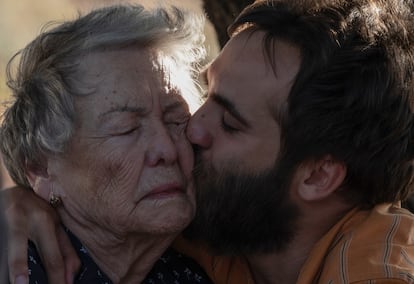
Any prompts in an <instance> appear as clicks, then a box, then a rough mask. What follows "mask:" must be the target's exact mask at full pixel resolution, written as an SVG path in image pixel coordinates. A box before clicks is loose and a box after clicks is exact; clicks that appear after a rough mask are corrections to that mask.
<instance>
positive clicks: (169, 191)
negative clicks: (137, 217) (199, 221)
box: [143, 184, 184, 199]
mask: <svg viewBox="0 0 414 284" xmlns="http://www.w3.org/2000/svg"><path fill="white" fill-rule="evenodd" d="M183 192H184V190H183V187H181V186H178V185H171V184H168V185H162V186H158V187H156V188H154V189H153V190H151V191H150V192H148V193H147V194H146V195H145V196H144V197H143V198H144V199H147V198H148V199H162V198H169V197H172V196H174V195H177V194H182V193H183Z"/></svg>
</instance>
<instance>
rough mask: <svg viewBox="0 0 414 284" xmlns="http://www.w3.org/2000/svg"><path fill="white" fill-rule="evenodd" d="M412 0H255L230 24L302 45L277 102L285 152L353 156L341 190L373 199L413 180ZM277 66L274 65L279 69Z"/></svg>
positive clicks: (288, 157)
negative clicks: (291, 79)
mask: <svg viewBox="0 0 414 284" xmlns="http://www.w3.org/2000/svg"><path fill="white" fill-rule="evenodd" d="M410 1H411V0H346V1H344V0H343V1H335V0H331V1H329V0H325V1H298V0H284V1H283V0H280V1H278V0H275V1H256V3H254V4H252V5H251V6H249V7H247V8H246V9H245V10H244V11H243V12H242V13H241V14H240V16H239V17H238V18H237V19H236V20H235V22H234V24H233V25H232V26H231V27H230V28H229V33H230V34H232V35H234V34H237V33H238V32H240V31H251V32H255V31H257V30H261V31H264V32H265V34H266V35H265V37H264V40H263V49H264V53H265V55H266V57H267V58H268V59H269V61H270V63H271V64H272V68H273V69H274V70H275V66H274V61H273V57H274V49H273V43H274V41H277V40H283V41H286V42H288V43H291V44H293V45H295V46H297V47H299V48H300V50H301V66H300V70H299V72H298V74H297V77H296V79H295V82H294V84H293V86H292V89H291V91H290V93H289V96H288V99H287V105H285V106H284V107H282V108H280V109H279V110H275V111H279V112H280V113H279V114H278V117H281V122H280V123H281V127H282V151H281V157H282V158H281V160H284V161H285V162H286V161H289V162H288V163H290V165H292V167H295V166H297V165H298V164H300V162H302V161H304V160H308V159H318V158H321V157H322V156H324V155H326V154H330V155H331V156H332V157H333V159H336V160H339V161H342V162H344V163H345V164H346V166H347V176H346V179H345V181H344V184H343V186H344V188H348V189H347V190H343V192H344V193H345V194H347V197H356V198H357V200H358V201H359V202H360V203H361V205H365V206H367V207H370V206H373V205H375V204H378V203H382V202H394V201H397V200H404V199H406V198H407V196H408V195H409V193H410V191H411V188H412V179H413V156H414V150H413V147H414V132H413V131H414V129H413V112H412V107H413V105H412V104H413V95H414V94H413V92H414V85H413V71H414V21H413V19H414V15H413V7H412V5H413V4H412V3H411V2H410ZM275 75H276V76H277V74H275Z"/></svg>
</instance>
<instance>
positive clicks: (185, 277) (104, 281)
mask: <svg viewBox="0 0 414 284" xmlns="http://www.w3.org/2000/svg"><path fill="white" fill-rule="evenodd" d="M68 235H69V237H70V239H71V241H72V244H73V245H74V247H75V250H76V252H77V254H78V256H79V258H80V260H81V262H82V267H81V269H80V272H79V274H78V275H77V276H76V277H75V281H74V283H75V284H112V281H111V280H110V279H109V278H108V277H107V276H106V275H105V274H104V273H103V272H102V271H101V270H100V269H99V267H98V266H97V265H96V263H95V262H94V261H93V260H92V258H91V256H90V255H89V253H88V252H87V250H86V248H85V247H83V245H82V244H81V243H80V241H79V240H78V239H77V238H76V237H75V236H74V235H73V234H71V233H69V232H68ZM28 256H29V259H28V266H29V279H30V282H29V283H30V284H47V283H48V281H47V274H46V271H45V269H44V267H43V265H42V262H41V261H40V256H39V254H38V252H37V250H36V247H35V245H34V244H33V243H32V242H30V241H29V251H28ZM141 283H144V284H164V283H168V284H181V283H201V284H208V283H210V284H211V283H213V282H211V281H210V279H209V278H208V276H207V275H206V273H205V272H204V271H203V269H202V268H201V267H200V266H199V265H198V264H197V263H196V262H195V261H194V260H192V259H191V258H188V257H187V256H184V255H182V254H179V253H178V252H176V251H175V250H173V249H171V248H169V249H167V251H166V252H165V253H164V254H163V255H162V256H161V257H160V259H159V260H158V261H157V262H156V263H155V264H154V266H153V268H152V270H151V271H150V272H149V273H148V275H147V277H146V278H145V279H144V281H143V282H141Z"/></svg>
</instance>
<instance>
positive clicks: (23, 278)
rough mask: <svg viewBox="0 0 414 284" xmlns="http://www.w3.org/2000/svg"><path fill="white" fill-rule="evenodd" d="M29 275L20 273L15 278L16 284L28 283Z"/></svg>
mask: <svg viewBox="0 0 414 284" xmlns="http://www.w3.org/2000/svg"><path fill="white" fill-rule="evenodd" d="M27 283H28V281H27V277H26V276H25V275H19V276H17V277H16V278H15V279H14V284H27Z"/></svg>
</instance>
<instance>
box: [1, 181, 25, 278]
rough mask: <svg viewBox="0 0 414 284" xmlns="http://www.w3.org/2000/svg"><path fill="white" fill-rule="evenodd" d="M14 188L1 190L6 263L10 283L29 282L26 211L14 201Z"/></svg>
mask: <svg viewBox="0 0 414 284" xmlns="http://www.w3.org/2000/svg"><path fill="white" fill-rule="evenodd" d="M11 190H14V189H7V190H2V191H1V192H0V193H1V196H0V197H1V201H2V205H3V206H4V207H3V208H2V210H1V214H2V218H4V220H5V221H6V224H7V225H6V226H5V228H6V234H5V235H6V237H7V245H5V248H4V249H5V250H6V254H7V263H8V267H9V279H10V281H11V283H17V284H20V283H22V284H23V283H29V270H28V266H27V246H28V244H27V241H28V231H27V228H28V226H27V219H26V212H25V210H24V209H23V208H22V207H19V206H17V205H16V203H14V200H15V199H14V197H16V200H17V199H18V197H19V195H18V194H17V195H16V193H18V191H11Z"/></svg>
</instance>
